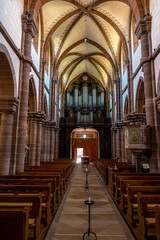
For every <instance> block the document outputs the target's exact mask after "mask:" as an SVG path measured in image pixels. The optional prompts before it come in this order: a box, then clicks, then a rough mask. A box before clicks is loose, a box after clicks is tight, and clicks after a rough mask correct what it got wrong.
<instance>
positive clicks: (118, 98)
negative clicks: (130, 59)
mask: <svg viewBox="0 0 160 240" xmlns="http://www.w3.org/2000/svg"><path fill="white" fill-rule="evenodd" d="M114 83H115V84H116V106H117V120H120V119H121V118H120V117H121V109H120V79H119V78H118V79H116V80H114Z"/></svg>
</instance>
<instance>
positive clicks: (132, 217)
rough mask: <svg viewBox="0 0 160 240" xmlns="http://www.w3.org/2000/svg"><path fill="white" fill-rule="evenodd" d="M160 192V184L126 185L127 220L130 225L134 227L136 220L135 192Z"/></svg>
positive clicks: (145, 193)
mask: <svg viewBox="0 0 160 240" xmlns="http://www.w3.org/2000/svg"><path fill="white" fill-rule="evenodd" d="M139 192H140V193H142V194H143V195H147V194H150V195H155V194H160V186H130V185H129V184H128V185H127V204H128V210H127V220H128V223H129V224H130V226H132V227H135V226H136V223H137V222H138V220H139V219H138V198H137V194H138V193H139Z"/></svg>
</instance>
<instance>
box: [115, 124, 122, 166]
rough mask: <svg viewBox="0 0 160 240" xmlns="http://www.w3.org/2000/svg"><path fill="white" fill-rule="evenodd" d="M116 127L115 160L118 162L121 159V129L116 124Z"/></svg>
mask: <svg viewBox="0 0 160 240" xmlns="http://www.w3.org/2000/svg"><path fill="white" fill-rule="evenodd" d="M116 127H117V136H116V152H117V158H119V160H120V162H121V161H122V159H121V127H120V126H119V124H118V123H116Z"/></svg>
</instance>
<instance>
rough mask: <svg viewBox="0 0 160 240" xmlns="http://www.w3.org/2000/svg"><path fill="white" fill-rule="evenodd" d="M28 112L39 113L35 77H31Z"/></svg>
mask: <svg viewBox="0 0 160 240" xmlns="http://www.w3.org/2000/svg"><path fill="white" fill-rule="evenodd" d="M28 110H29V112H37V93H36V87H35V81H34V78H33V75H31V76H30V80H29V98H28Z"/></svg>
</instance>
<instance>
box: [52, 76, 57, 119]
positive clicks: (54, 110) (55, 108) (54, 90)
mask: <svg viewBox="0 0 160 240" xmlns="http://www.w3.org/2000/svg"><path fill="white" fill-rule="evenodd" d="M56 91H57V79H53V109H52V111H53V120H54V121H56V117H57V116H56V110H57V106H56V104H57V102H56V97H57V92H56Z"/></svg>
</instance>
